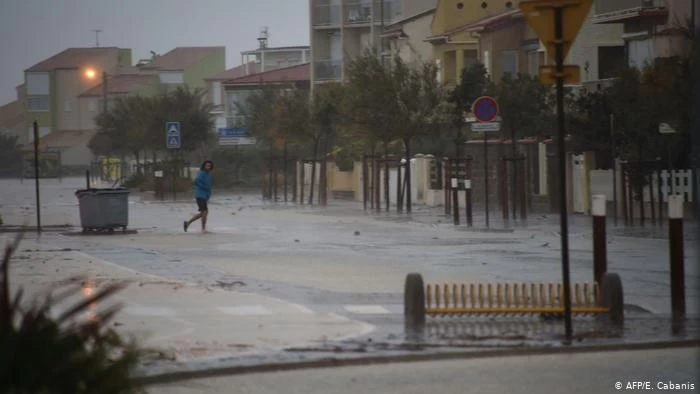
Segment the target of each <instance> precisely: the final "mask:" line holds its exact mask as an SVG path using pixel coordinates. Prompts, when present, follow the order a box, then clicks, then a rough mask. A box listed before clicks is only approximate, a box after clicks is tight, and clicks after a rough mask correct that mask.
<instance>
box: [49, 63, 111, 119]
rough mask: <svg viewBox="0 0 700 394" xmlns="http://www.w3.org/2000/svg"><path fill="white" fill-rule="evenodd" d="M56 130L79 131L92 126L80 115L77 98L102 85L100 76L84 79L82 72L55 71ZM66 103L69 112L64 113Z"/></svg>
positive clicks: (80, 108) (80, 109) (81, 109)
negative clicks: (93, 78)
mask: <svg viewBox="0 0 700 394" xmlns="http://www.w3.org/2000/svg"><path fill="white" fill-rule="evenodd" d="M55 75H56V88H57V92H58V95H57V103H56V104H57V112H56V126H57V130H81V129H88V128H91V127H92V126H93V122H92V120H91V119H90V118H89V117H88V118H87V119H86V118H85V117H84V116H83V115H82V111H83V108H82V106H81V105H80V100H79V99H78V96H79V95H80V94H82V93H83V92H85V91H86V90H88V89H90V88H91V87H93V86H96V85H99V84H101V83H102V78H101V76H99V77H96V78H95V80H89V79H87V78H85V76H84V75H83V71H82V70H57V71H55ZM66 102H68V103H70V104H69V105H70V111H66V107H65V106H66Z"/></svg>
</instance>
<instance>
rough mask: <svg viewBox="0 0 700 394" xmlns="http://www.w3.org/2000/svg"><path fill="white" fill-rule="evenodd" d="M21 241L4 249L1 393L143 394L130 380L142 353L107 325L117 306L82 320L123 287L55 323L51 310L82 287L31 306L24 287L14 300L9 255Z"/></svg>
mask: <svg viewBox="0 0 700 394" xmlns="http://www.w3.org/2000/svg"><path fill="white" fill-rule="evenodd" d="M19 241H20V237H17V239H16V240H15V242H14V243H12V244H10V245H8V246H7V247H6V248H5V254H4V257H3V259H2V264H1V265H0V349H2V350H1V351H0V393H8V394H29V393H37V394H53V393H56V394H64V393H65V394H76V393H91V394H102V393H105V394H106V393H109V394H113V393H114V394H127V393H143V392H144V391H142V390H141V388H140V387H139V385H138V384H137V382H136V381H134V380H133V379H132V378H131V372H132V371H133V369H134V367H135V366H136V364H137V362H138V360H139V352H138V350H136V348H135V346H134V345H133V344H125V343H124V342H123V341H122V340H121V339H120V337H119V335H118V334H117V333H115V332H114V331H113V330H111V329H108V326H107V325H108V323H109V321H110V320H111V318H112V317H113V316H114V315H115V314H116V313H117V312H118V310H119V307H118V306H113V307H110V308H107V309H105V310H104V311H101V312H98V313H96V314H95V315H94V317H93V318H91V319H85V320H79V319H78V316H80V315H81V314H83V313H85V312H86V311H87V310H88V308H89V306H90V305H93V304H95V303H97V302H99V301H101V300H103V299H106V298H108V297H110V296H111V295H112V294H114V293H116V292H117V291H119V290H121V289H122V288H123V287H124V285H123V284H112V285H108V286H105V287H103V288H102V289H100V290H98V291H96V293H95V294H94V295H92V296H90V297H87V298H86V299H84V300H83V301H80V302H78V303H77V304H75V305H73V306H72V307H70V308H68V309H66V311H65V312H63V313H62V315H61V316H59V317H58V318H56V319H54V318H52V317H51V316H50V315H49V310H50V308H51V307H52V306H54V305H57V304H59V303H60V302H61V301H63V300H65V299H67V298H69V297H71V296H73V295H76V294H80V292H81V290H82V286H80V285H75V286H73V287H67V288H64V289H62V290H61V291H60V292H58V293H57V295H55V296H54V295H48V296H46V297H45V299H44V300H43V301H42V302H40V303H38V302H37V301H36V300H35V302H34V303H33V304H32V305H31V306H28V307H26V306H25V305H22V296H23V291H22V289H21V288H20V289H19V290H17V291H16V292H15V293H14V294H13V295H12V297H11V296H10V283H9V266H10V257H11V256H12V254H13V252H14V251H16V250H17V247H18V246H19Z"/></svg>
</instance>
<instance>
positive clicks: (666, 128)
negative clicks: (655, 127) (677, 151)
mask: <svg viewBox="0 0 700 394" xmlns="http://www.w3.org/2000/svg"><path fill="white" fill-rule="evenodd" d="M659 133H661V134H675V133H676V129H674V128H673V127H671V125H669V124H668V123H661V124H660V125H659Z"/></svg>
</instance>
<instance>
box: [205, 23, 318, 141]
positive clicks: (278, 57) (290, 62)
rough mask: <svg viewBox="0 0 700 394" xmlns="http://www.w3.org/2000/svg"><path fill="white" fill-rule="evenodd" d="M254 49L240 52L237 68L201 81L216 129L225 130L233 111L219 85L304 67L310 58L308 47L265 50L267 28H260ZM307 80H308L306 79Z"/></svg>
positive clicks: (267, 36) (266, 48)
mask: <svg viewBox="0 0 700 394" xmlns="http://www.w3.org/2000/svg"><path fill="white" fill-rule="evenodd" d="M258 43H259V44H258V48H257V49H254V50H248V51H243V52H241V64H240V65H239V66H236V67H233V68H231V69H228V70H226V71H223V72H220V73H218V74H214V75H212V76H209V77H207V78H205V80H206V84H207V92H208V99H209V100H210V102H211V103H212V104H213V105H214V110H213V111H212V114H213V115H214V119H215V122H214V123H215V125H216V129H217V130H218V129H220V128H225V127H227V124H229V123H230V122H229V121H227V117H230V116H229V115H227V114H228V113H229V112H230V111H234V110H235V109H232V108H229V107H230V106H229V105H228V103H229V100H228V99H227V98H226V92H225V89H223V87H222V84H223V83H224V82H225V81H231V80H234V79H237V78H241V77H245V76H248V75H253V74H258V73H265V72H269V71H274V70H278V69H283V68H289V67H294V66H298V65H300V64H307V63H308V62H309V59H310V58H311V47H309V46H287V47H271V46H269V34H268V31H267V28H263V29H262V31H261V33H260V36H259V37H258ZM307 79H308V78H307Z"/></svg>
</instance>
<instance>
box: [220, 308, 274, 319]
mask: <svg viewBox="0 0 700 394" xmlns="http://www.w3.org/2000/svg"><path fill="white" fill-rule="evenodd" d="M216 309H217V310H219V311H221V312H223V313H226V314H229V315H235V316H264V315H271V314H272V312H270V311H269V310H268V309H267V308H265V307H263V306H257V305H247V306H220V307H218V308H216Z"/></svg>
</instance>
